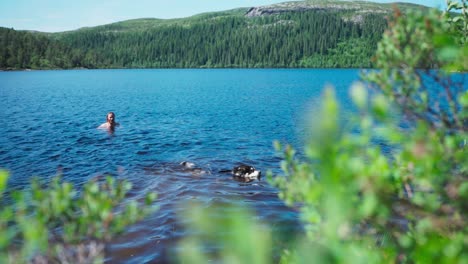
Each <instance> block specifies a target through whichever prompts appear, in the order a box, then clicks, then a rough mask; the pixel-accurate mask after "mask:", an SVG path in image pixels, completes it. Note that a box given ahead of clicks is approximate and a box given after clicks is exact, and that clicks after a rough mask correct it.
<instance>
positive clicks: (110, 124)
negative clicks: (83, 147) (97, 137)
mask: <svg viewBox="0 0 468 264" xmlns="http://www.w3.org/2000/svg"><path fill="white" fill-rule="evenodd" d="M119 125H120V124H119V123H117V122H115V114H114V112H109V113H108V114H107V117H106V122H105V123H103V124H102V125H100V126H99V127H98V128H101V129H109V130H114V129H115V127H117V126H119Z"/></svg>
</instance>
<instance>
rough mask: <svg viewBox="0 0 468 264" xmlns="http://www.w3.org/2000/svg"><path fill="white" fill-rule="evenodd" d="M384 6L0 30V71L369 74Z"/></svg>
mask: <svg viewBox="0 0 468 264" xmlns="http://www.w3.org/2000/svg"><path fill="white" fill-rule="evenodd" d="M392 6H393V5H391V4H377V3H370V2H364V1H336V0H334V1H331V0H320V1H295V2H283V3H278V4H274V5H267V6H261V7H251V8H236V9H231V10H225V11H218V12H207V13H201V14H197V15H193V16H190V17H186V18H175V19H158V18H141V19H131V20H125V21H119V22H115V23H110V24H105V25H100V26H96V27H87V28H81V29H77V30H72V31H65V32H58V33H43V32H34V33H31V32H28V31H16V30H12V29H7V28H0V69H28V68H31V69H69V68H239V67H242V68H265V67H292V68H296V67H307V68H309V67H371V66H372V62H371V57H372V55H373V53H374V52H375V49H376V47H377V43H378V41H379V40H380V38H381V36H382V33H383V31H384V30H385V28H386V27H387V17H388V15H389V14H391V12H392ZM400 7H402V9H403V11H405V10H408V9H412V8H427V7H424V6H419V5H409V4H403V5H401V6H400Z"/></svg>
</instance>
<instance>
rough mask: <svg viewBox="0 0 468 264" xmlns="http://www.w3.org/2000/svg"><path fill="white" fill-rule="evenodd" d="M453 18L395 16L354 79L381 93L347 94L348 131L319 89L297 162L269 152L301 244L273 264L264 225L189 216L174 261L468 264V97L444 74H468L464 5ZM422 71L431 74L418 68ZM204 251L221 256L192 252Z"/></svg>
mask: <svg viewBox="0 0 468 264" xmlns="http://www.w3.org/2000/svg"><path fill="white" fill-rule="evenodd" d="M455 9H457V10H458V12H454V13H449V12H446V13H444V14H441V13H440V12H437V11H433V12H431V13H429V14H427V13H425V14H423V13H418V12H417V11H416V12H414V13H411V14H408V15H402V14H401V13H400V12H399V11H398V10H396V12H395V16H394V18H393V21H391V27H390V29H389V30H388V31H387V32H386V33H385V34H384V37H383V39H382V41H381V42H380V44H379V47H378V52H377V54H376V57H375V64H376V66H377V68H379V69H380V70H379V71H373V72H370V73H368V74H366V75H365V76H364V77H363V79H364V80H365V81H367V82H368V83H369V84H370V85H371V86H372V87H374V88H377V89H378V91H379V92H377V93H372V94H368V90H367V89H366V88H365V87H364V86H363V85H360V84H357V85H354V86H353V87H352V89H351V96H352V98H353V100H354V102H355V104H356V106H357V107H358V109H359V115H358V116H356V119H355V122H354V123H353V124H354V125H353V126H351V127H342V126H341V123H340V122H339V111H340V109H339V105H338V103H337V101H336V99H335V96H334V92H333V90H332V89H326V91H325V94H324V99H323V104H322V108H321V113H320V115H319V116H318V117H317V118H316V120H315V123H314V129H313V131H312V133H311V134H312V136H311V138H310V141H309V143H308V144H307V145H306V146H305V151H304V152H305V157H304V158H303V159H299V158H297V157H296V156H295V150H294V149H292V148H291V147H290V146H284V147H283V146H281V145H280V144H279V143H276V144H275V145H276V148H277V149H278V150H281V151H282V153H283V154H284V161H283V163H282V169H283V171H284V175H279V176H276V177H271V175H270V181H271V182H272V183H273V184H274V185H275V186H277V187H278V188H279V189H280V198H281V199H283V200H284V201H285V202H286V203H287V204H288V205H295V206H299V207H300V208H301V216H302V219H303V221H304V223H305V227H306V231H307V232H306V235H304V238H298V242H297V244H296V245H290V247H289V248H285V249H283V251H282V256H281V257H277V258H275V254H273V252H272V251H274V250H278V248H277V247H276V246H274V245H271V242H272V239H271V235H270V232H269V231H268V228H267V227H265V226H264V225H261V224H260V223H259V222H258V221H256V220H255V219H254V217H252V216H250V218H249V217H248V216H246V214H245V213H243V214H240V215H239V214H232V215H227V216H225V220H220V221H217V220H216V219H207V217H206V216H204V214H203V213H201V212H199V211H197V210H200V209H197V210H194V211H193V212H192V214H193V215H195V216H197V217H195V218H194V219H195V220H196V221H194V226H195V229H196V230H198V232H199V234H197V235H196V236H193V237H192V238H190V239H187V240H186V241H185V242H184V243H183V246H185V247H184V250H182V251H181V252H182V254H181V261H182V262H185V263H206V262H208V261H209V260H220V261H221V262H223V263H271V262H281V263H468V250H467V248H468V247H467V246H468V232H467V231H468V227H467V223H466V221H467V212H468V203H467V202H466V201H467V200H468V181H467V177H468V145H467V140H468V91H467V87H463V84H465V85H466V81H464V80H460V78H463V76H461V75H458V77H460V78H458V77H457V75H456V74H449V73H448V72H453V71H465V72H466V71H467V70H468V65H467V62H468V52H467V30H468V27H467V22H468V19H467V4H466V1H464V0H463V1H458V2H448V11H453V10H455ZM431 66H437V67H438V68H440V69H441V70H437V71H434V70H424V68H428V67H431ZM398 112H400V113H398ZM400 114H401V115H400ZM357 131H358V132H357ZM382 145H387V146H392V148H393V150H392V151H391V153H384V152H383V151H382V148H381V146H382ZM246 219H247V220H246ZM258 226H260V227H258ZM219 233H225V234H226V235H224V236H221V235H219ZM214 234H218V235H217V236H216V235H214ZM203 244H208V245H210V244H211V245H220V248H221V249H220V250H219V251H217V253H213V251H212V250H211V251H210V250H207V249H206V248H205V249H203V248H202V249H198V250H197V246H200V245H203Z"/></svg>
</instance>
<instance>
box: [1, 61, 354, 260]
mask: <svg viewBox="0 0 468 264" xmlns="http://www.w3.org/2000/svg"><path fill="white" fill-rule="evenodd" d="M358 79H359V70H342V69H341V70H329V69H327V70H309V69H261V70H247V69H216V70H213V69H210V70H176V69H171V70H77V71H32V72H0V101H1V102H2V106H1V109H0V120H1V126H0V135H1V136H0V168H5V169H7V170H9V171H10V173H11V179H10V183H9V184H10V186H11V187H10V188H23V187H24V186H25V185H26V184H28V183H29V180H30V178H31V176H39V177H42V178H50V177H52V176H54V175H56V174H62V175H63V178H64V179H65V180H68V181H72V182H73V183H75V184H77V185H79V184H82V183H83V182H85V181H86V180H89V179H90V178H93V177H96V176H99V175H106V174H110V175H114V176H116V177H119V178H123V179H127V180H129V181H131V182H132V183H133V184H134V188H135V190H134V191H133V192H132V195H133V196H134V197H139V196H141V195H143V193H144V192H147V191H155V192H157V193H158V194H159V197H158V200H157V204H158V206H159V207H160V209H159V211H157V212H156V213H154V214H153V215H151V216H150V217H148V218H147V219H145V220H144V221H142V222H141V223H139V224H136V225H134V226H132V227H131V228H129V230H128V232H127V233H125V234H124V235H122V236H121V237H119V238H117V239H115V240H114V241H112V243H111V245H110V246H109V252H108V256H107V257H108V259H107V260H108V261H111V262H113V263H119V262H121V263H145V262H158V261H164V260H166V259H167V258H168V257H169V255H171V254H172V253H171V252H173V250H174V248H175V247H176V241H177V240H178V239H179V238H181V237H183V236H185V235H186V231H185V230H183V228H182V227H181V225H180V219H177V213H178V212H180V211H181V210H184V209H183V206H181V204H184V203H185V202H187V201H193V200H196V201H198V202H201V203H202V204H205V205H206V206H210V205H212V204H215V203H219V202H230V201H232V200H234V199H236V200H237V201H241V202H242V203H244V204H246V205H248V206H252V207H254V208H255V211H256V212H257V216H256V217H257V218H258V219H260V220H265V221H268V222H270V223H272V225H273V226H275V228H277V229H282V228H283V229H285V230H286V231H287V232H289V231H291V230H292V231H297V230H298V229H300V225H299V224H298V223H299V220H298V213H297V212H296V211H295V210H293V209H290V208H287V207H285V206H284V205H283V203H282V201H281V200H279V199H278V198H277V190H276V189H275V188H272V187H271V186H269V185H268V183H266V182H265V180H264V179H260V180H258V181H257V180H256V181H252V182H249V183H243V182H239V181H236V180H234V179H233V178H231V177H230V176H229V175H226V174H222V173H219V171H220V170H223V169H230V168H232V167H233V166H235V165H238V164H239V163H247V164H250V165H253V166H255V167H256V168H257V169H260V170H261V171H262V172H263V173H265V172H266V171H267V170H272V171H273V172H275V173H279V172H280V160H281V159H280V157H279V155H277V154H276V153H275V151H274V149H273V146H272V142H273V141H274V140H279V141H280V142H283V143H290V144H292V145H293V146H296V147H300V146H301V144H302V143H303V141H304V137H305V135H306V132H305V131H306V129H305V125H304V124H305V123H307V122H306V119H305V116H308V115H307V114H306V113H309V114H311V115H312V116H313V115H314V112H313V111H314V109H316V107H317V105H318V103H319V102H320V96H321V94H322V91H323V88H324V87H325V86H326V85H328V84H332V85H333V86H334V87H335V90H336V94H337V98H338V99H339V101H340V103H341V106H342V109H344V110H345V111H350V110H349V109H352V106H351V103H350V100H349V97H348V88H349V87H350V85H351V84H352V83H353V82H355V81H357V80H358ZM109 111H114V112H115V113H116V121H117V122H119V123H120V124H121V126H120V127H119V128H117V129H116V131H115V132H114V133H113V134H111V133H108V132H106V131H102V130H98V129H96V127H97V126H99V125H100V124H101V123H103V122H104V121H105V117H106V114H107V112H109ZM181 161H190V162H194V163H195V164H196V165H197V166H198V167H200V168H203V169H204V170H205V171H207V173H205V174H202V175H194V174H193V173H190V172H188V171H185V170H183V169H182V168H181V167H180V165H179V163H180V162H181Z"/></svg>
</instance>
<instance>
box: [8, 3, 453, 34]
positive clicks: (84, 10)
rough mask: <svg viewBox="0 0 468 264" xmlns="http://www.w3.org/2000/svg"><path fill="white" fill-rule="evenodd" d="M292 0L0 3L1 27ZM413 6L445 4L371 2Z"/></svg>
mask: <svg viewBox="0 0 468 264" xmlns="http://www.w3.org/2000/svg"><path fill="white" fill-rule="evenodd" d="M287 1H288V0H76V1H63V0H0V26H1V27H8V28H14V29H20V30H21V29H29V30H39V31H45V32H57V31H66V30H73V29H77V28H80V27H87V26H97V25H103V24H108V23H112V22H117V21H122V20H127V19H134V18H143V17H154V18H179V17H187V16H191V15H195V14H199V13H203V12H211V11H221V10H227V9H232V8H236V7H251V6H261V5H268V4H274V3H280V2H287ZM368 1H372V2H381V3H392V2H411V3H416V4H421V5H426V6H431V7H437V8H442V7H443V6H444V3H445V0H368Z"/></svg>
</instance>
